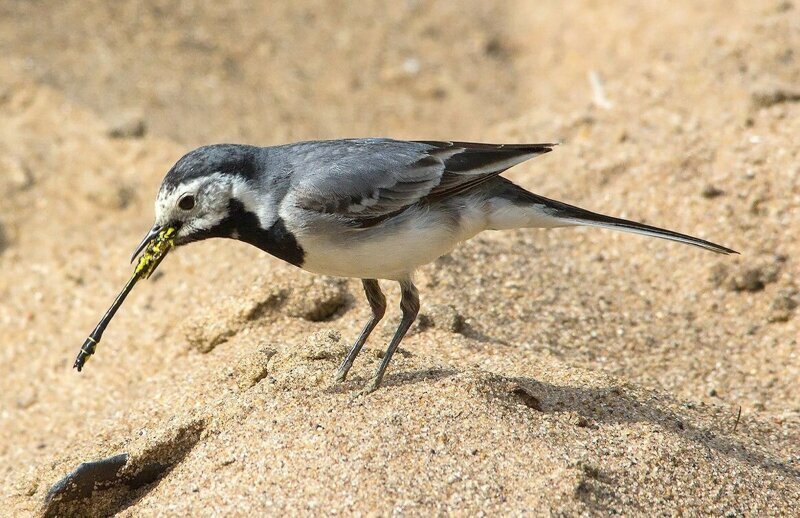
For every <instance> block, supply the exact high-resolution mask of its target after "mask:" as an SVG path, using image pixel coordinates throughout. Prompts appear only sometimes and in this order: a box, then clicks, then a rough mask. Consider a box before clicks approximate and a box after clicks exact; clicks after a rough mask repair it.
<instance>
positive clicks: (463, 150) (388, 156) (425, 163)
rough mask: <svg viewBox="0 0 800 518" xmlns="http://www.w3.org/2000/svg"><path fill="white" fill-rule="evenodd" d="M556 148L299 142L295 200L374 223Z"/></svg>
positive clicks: (352, 221)
mask: <svg viewBox="0 0 800 518" xmlns="http://www.w3.org/2000/svg"><path fill="white" fill-rule="evenodd" d="M554 145H555V144H499V145H497V144H478V143H471V142H434V141H413V142H404V141H396V140H389V139H352V140H338V141H325V142H314V143H305V144H298V145H296V147H295V148H294V149H293V150H292V153H293V156H295V157H300V158H299V159H297V160H295V161H296V163H295V164H293V169H294V170H295V172H296V174H297V176H298V177H299V180H298V181H296V182H295V184H294V185H293V187H294V194H293V196H294V203H296V204H297V205H299V206H301V207H303V208H306V209H310V210H316V211H318V212H322V213H328V214H333V215H337V216H340V217H342V218H343V219H345V220H346V221H347V222H348V223H350V224H352V225H354V226H358V227H368V226H372V225H375V224H377V223H379V222H381V221H384V220H385V219H386V218H388V217H391V216H393V215H395V214H398V213H400V212H402V211H404V210H405V209H407V208H408V207H410V206H412V205H414V204H416V203H419V202H422V201H426V200H433V199H443V198H447V197H450V196H454V195H456V194H459V193H462V192H464V191H466V190H468V189H471V188H473V187H475V186H477V185H480V184H481V183H483V182H485V181H487V180H489V179H491V178H494V177H495V176H497V175H499V174H500V173H502V172H503V171H505V170H506V169H508V168H510V167H513V166H515V165H517V164H519V163H521V162H524V161H525V160H528V159H529V158H532V157H534V156H536V155H540V154H543V153H547V152H549V151H551V150H552V148H553V146H554Z"/></svg>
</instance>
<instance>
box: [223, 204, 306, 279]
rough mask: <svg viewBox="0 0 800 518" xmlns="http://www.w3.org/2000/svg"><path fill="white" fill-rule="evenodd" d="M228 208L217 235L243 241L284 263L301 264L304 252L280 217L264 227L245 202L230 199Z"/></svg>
mask: <svg viewBox="0 0 800 518" xmlns="http://www.w3.org/2000/svg"><path fill="white" fill-rule="evenodd" d="M228 211H229V214H228V217H227V218H225V221H224V222H223V223H222V224H221V225H220V228H219V230H220V237H229V238H232V239H237V240H239V241H243V242H245V243H248V244H251V245H253V246H255V247H257V248H260V249H261V250H263V251H265V252H267V253H268V254H271V255H273V256H275V257H277V258H278V259H282V260H284V261H286V262H287V263H290V264H293V265H295V266H302V264H303V260H304V256H305V252H304V250H303V248H302V247H301V246H300V245H299V244H298V242H297V239H296V238H295V236H294V234H292V232H291V231H289V230H288V229H287V228H286V224H285V223H284V221H283V219H281V218H280V217H278V218H277V219H276V220H275V221H273V222H272V223H271V224H270V225H269V226H268V227H266V228H264V227H262V226H261V222H260V221H259V219H258V216H256V215H255V214H254V213H252V212H248V211H247V209H246V208H245V205H244V204H243V203H242V202H240V201H239V200H236V199H233V200H231V201H230V205H229V208H228Z"/></svg>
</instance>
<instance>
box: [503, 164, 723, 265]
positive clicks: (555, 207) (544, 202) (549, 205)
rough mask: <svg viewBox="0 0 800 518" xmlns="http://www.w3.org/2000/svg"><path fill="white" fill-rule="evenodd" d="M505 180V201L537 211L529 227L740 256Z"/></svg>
mask: <svg viewBox="0 0 800 518" xmlns="http://www.w3.org/2000/svg"><path fill="white" fill-rule="evenodd" d="M502 180H505V181H506V182H508V184H510V185H509V186H508V187H510V188H508V189H506V192H505V193H504V196H503V197H504V198H506V199H508V200H509V201H511V202H513V203H514V204H515V205H517V206H519V205H520V204H524V205H525V206H527V207H529V209H532V210H533V211H535V213H536V214H534V215H532V216H529V220H532V221H533V222H534V223H533V224H532V225H525V226H536V227H558V226H570V225H585V226H591V227H599V228H608V229H611V230H620V231H622V232H630V233H633V234H641V235H644V236H651V237H658V238H661V239H668V240H670V241H677V242H678V243H685V244H687V245H692V246H696V247H699V248H703V249H705V250H710V251H712V252H716V253H719V254H738V253H739V252H737V251H736V250H732V249H730V248H728V247H725V246H722V245H718V244H716V243H712V242H711V241H706V240H705V239H700V238H697V237H692V236H688V235H686V234H681V233H679V232H673V231H672V230H666V229H663V228H658V227H653V226H650V225H645V224H644V223H637V222H635V221H630V220H627V219H621V218H614V217H612V216H605V215H603V214H598V213H596V212H592V211H589V210H586V209H582V208H580V207H575V206H574V205H569V204H567V203H562V202H560V201H556V200H551V199H549V198H545V197H544V196H539V195H538V194H533V193H532V192H528V191H526V190H525V189H523V188H522V187H519V186H518V185H514V184H513V183H511V182H510V181H508V180H506V179H505V178H503V179H502ZM512 186H513V187H512ZM509 195H510V196H509Z"/></svg>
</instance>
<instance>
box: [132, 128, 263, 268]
mask: <svg viewBox="0 0 800 518" xmlns="http://www.w3.org/2000/svg"><path fill="white" fill-rule="evenodd" d="M259 152H260V150H259V148H256V147H252V146H242V145H234V144H216V145H211V146H204V147H201V148H198V149H195V150H194V151H190V152H189V153H187V154H186V155H185V156H183V157H182V158H181V159H180V160H178V162H177V163H176V164H175V165H174V166H173V167H172V169H170V170H169V172H168V173H167V175H166V176H165V177H164V181H163V182H162V183H161V187H160V189H159V191H158V195H157V196H156V202H155V225H154V226H153V228H152V229H151V230H150V231H149V232H148V234H147V235H146V236H145V238H144V240H142V242H141V244H140V245H139V246H138V247H137V248H136V251H135V252H134V254H133V258H136V256H138V255H139V253H141V252H142V250H144V249H145V248H146V247H147V245H148V244H149V243H150V242H152V241H153V240H155V239H156V237H157V236H158V235H159V233H160V232H162V231H164V230H166V229H169V228H172V229H174V240H173V242H174V245H176V246H180V245H185V244H187V243H191V242H194V241H200V240H202V239H207V238H210V237H237V235H236V232H237V228H236V225H237V223H238V221H237V216H241V211H242V207H244V206H245V204H247V205H253V204H254V203H252V202H253V201H254V197H256V196H257V189H256V188H255V185H256V183H257V176H258V169H257V168H258V163H259V162H258V153H259Z"/></svg>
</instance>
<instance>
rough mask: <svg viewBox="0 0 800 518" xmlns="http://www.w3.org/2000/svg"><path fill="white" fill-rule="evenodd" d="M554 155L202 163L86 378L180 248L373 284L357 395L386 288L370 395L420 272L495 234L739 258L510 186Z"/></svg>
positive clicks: (460, 145)
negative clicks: (259, 255)
mask: <svg viewBox="0 0 800 518" xmlns="http://www.w3.org/2000/svg"><path fill="white" fill-rule="evenodd" d="M553 146H554V144H500V145H495V144H476V143H467V142H432V141H411V142H407V141H398V140H391V139H382V138H368V139H348V140H329V141H313V142H300V143H296V144H288V145H282V146H275V147H254V146H245V145H235V144H218V145H211V146H205V147H201V148H198V149H195V150H194V151H191V152H190V153H188V154H187V155H185V156H184V157H183V158H181V159H180V160H178V162H177V163H176V164H175V165H174V166H173V167H172V169H170V170H169V172H168V173H167V175H166V177H165V178H164V181H163V183H162V184H161V188H160V189H159V191H158V196H157V198H156V203H155V213H156V222H155V226H153V228H152V230H150V232H149V233H148V234H147V236H145V238H144V240H143V241H142V243H141V244H140V245H139V246H138V247H137V248H136V251H135V252H134V254H133V259H135V258H136V257H137V256H139V254H140V253H142V252H143V251H144V254H143V255H142V257H141V258H140V260H139V264H138V266H137V268H136V270H135V272H134V276H133V277H132V278H131V281H130V282H129V283H128V285H127V286H126V287H125V289H124V290H123V292H122V293H121V294H120V296H119V297H118V298H117V300H116V301H115V304H114V305H113V306H112V308H111V309H110V310H109V311H108V313H107V314H106V316H105V317H104V319H103V320H102V321H101V323H100V325H98V327H97V329H95V331H94V332H93V333H92V335H90V337H89V339H87V341H86V343H85V344H84V347H83V348H82V349H81V353H80V354H79V355H78V359H77V360H76V362H75V366H76V367H77V368H78V370H80V368H81V367H82V366H83V362H84V361H85V360H86V359H87V358H88V357H89V355H91V354H92V353H93V352H94V350H95V345H96V344H97V342H98V341H99V339H100V336H101V335H102V332H103V330H104V329H105V326H106V325H107V324H108V321H109V320H110V319H111V317H112V316H113V314H114V312H115V311H116V309H117V308H118V307H119V305H120V304H121V302H122V300H123V299H124V297H125V296H126V295H127V293H128V292H129V291H130V289H131V288H132V286H133V284H134V283H135V281H136V280H137V279H138V278H139V277H140V276H146V275H149V274H150V273H152V271H153V270H154V269H155V267H156V266H157V265H158V263H159V262H160V261H161V260H162V259H163V257H164V255H166V253H167V252H168V251H169V249H170V248H171V247H172V246H180V245H185V244H188V243H191V242H193V241H199V240H202V239H207V238H212V237H225V238H231V239H238V240H240V241H244V242H246V243H250V244H251V245H254V246H256V247H258V248H260V249H261V250H263V251H265V252H267V253H269V254H272V255H273V256H275V257H277V258H279V259H283V260H284V261H287V262H289V263H291V264H293V265H295V266H298V267H300V268H303V269H304V270H308V271H310V272H314V273H318V274H325V275H334V276H341V277H354V278H358V279H361V282H362V283H363V285H364V291H365V292H366V295H367V301H368V302H369V304H370V307H371V308H372V317H371V318H370V319H369V321H367V323H366V325H365V326H364V329H363V331H361V334H360V335H359V337H358V339H357V340H356V341H355V344H354V345H353V347H352V348H351V349H350V352H349V353H348V354H347V356H346V358H345V359H344V361H343V363H342V365H341V367H339V370H338V372H337V374H336V380H337V381H343V380H344V379H345V377H346V376H347V372H348V371H349V369H350V367H351V366H352V364H353V361H354V360H355V358H356V356H357V355H358V353H359V351H360V350H361V348H362V346H363V345H364V343H365V342H366V340H367V338H368V337H369V335H370V333H371V332H372V331H373V329H375V326H376V325H377V324H378V322H379V321H380V320H381V318H382V317H383V315H384V313H385V311H386V298H385V297H384V295H383V292H381V289H380V286H379V285H378V279H387V280H393V281H397V282H399V283H400V289H401V300H400V308H401V310H402V319H401V321H400V325H399V326H398V328H397V331H396V332H395V334H394V337H393V338H392V340H391V342H390V343H389V347H388V348H387V350H386V354H385V355H384V356H383V359H382V361H381V364H380V366H379V367H378V370H377V372H376V373H375V376H374V378H373V379H372V382H371V383H370V385H369V386H368V387H367V391H372V390H375V389H376V388H378V387H379V386H380V384H381V380H382V379H383V376H384V373H385V372H386V367H387V366H388V365H389V362H390V361H391V359H392V355H393V354H394V352H395V350H397V347H398V345H400V341H401V340H402V339H403V336H404V335H405V334H406V332H407V331H408V329H409V327H410V326H411V324H412V323H413V322H414V320H415V318H416V316H417V312H418V311H419V295H418V292H417V288H416V287H415V286H414V284H413V282H412V280H411V274H412V272H413V271H414V270H415V269H416V268H418V267H419V266H422V265H424V264H427V263H429V262H431V261H433V260H435V259H436V258H438V257H440V256H442V255H444V254H447V253H448V252H450V251H451V250H453V248H454V247H455V246H456V245H457V244H458V243H460V242H462V241H465V240H467V239H470V238H472V237H473V236H475V235H476V234H478V233H479V232H482V231H484V230H504V229H514V228H525V227H538V228H542V227H544V228H552V227H566V226H574V225H589V226H594V227H601V228H609V229H614V230H622V231H625V232H633V233H636V234H643V235H646V236H654V237H660V238H664V239H669V240H672V241H678V242H680V243H686V244H689V245H694V246H698V247H700V248H704V249H706V250H711V251H712V252H718V253H723V254H730V253H736V252H735V251H734V250H731V249H730V248H726V247H724V246H721V245H717V244H714V243H711V242H709V241H705V240H703V239H698V238H695V237H691V236H688V235H685V234H679V233H677V232H673V231H670V230H664V229H661V228H656V227H652V226H650V225H645V224H642V223H636V222H633V221H628V220H624V219H619V218H614V217H611V216H604V215H602V214H597V213H595V212H590V211H588V210H585V209H581V208H578V207H574V206H572V205H567V204H566V203H561V202H559V201H555V200H550V199H548V198H544V197H542V196H539V195H537V194H533V193H531V192H528V191H526V190H525V189H523V188H522V187H519V186H517V185H515V184H513V183H512V182H511V181H509V180H507V179H505V178H503V177H501V176H500V174H501V173H502V172H504V171H505V170H507V169H509V168H510V167H513V166H515V165H517V164H519V163H521V162H524V161H525V160H528V159H529V158H532V157H534V156H537V155H541V154H544V153H547V152H549V151H552V149H553Z"/></svg>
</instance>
